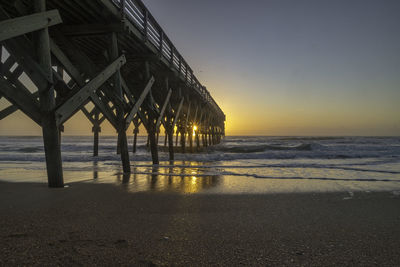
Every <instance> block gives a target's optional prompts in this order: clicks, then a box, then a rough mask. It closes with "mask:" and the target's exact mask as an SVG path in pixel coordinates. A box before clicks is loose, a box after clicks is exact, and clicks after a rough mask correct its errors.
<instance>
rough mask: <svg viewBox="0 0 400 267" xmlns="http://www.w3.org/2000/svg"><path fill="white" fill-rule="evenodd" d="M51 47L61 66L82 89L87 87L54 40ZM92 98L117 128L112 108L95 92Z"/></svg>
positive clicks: (51, 41)
mask: <svg viewBox="0 0 400 267" xmlns="http://www.w3.org/2000/svg"><path fill="white" fill-rule="evenodd" d="M64 41H65V43H67V44H69V43H68V41H67V40H66V39H64ZM50 47H51V52H52V53H53V55H54V56H55V57H56V58H57V59H58V61H60V62H61V64H63V66H64V68H65V70H66V71H67V73H68V74H69V75H70V76H71V78H72V79H73V80H74V81H75V82H76V83H77V84H78V85H79V86H80V87H83V86H85V80H84V78H83V77H82V76H81V74H80V72H79V70H78V69H77V68H76V67H75V66H74V65H73V64H72V62H71V61H70V60H69V58H68V57H67V55H65V54H64V52H63V51H62V50H61V49H60V48H59V47H58V46H57V45H56V43H55V42H54V41H53V40H52V39H50ZM81 60H82V62H83V61H84V57H82V58H81ZM89 68H90V67H89ZM90 98H91V99H92V101H93V103H94V104H95V105H96V107H97V108H98V109H99V110H100V111H101V112H102V113H103V115H104V116H105V118H107V119H108V121H109V122H110V123H111V124H112V125H113V126H114V128H117V122H116V120H115V115H114V113H112V111H111V110H110V108H109V107H108V106H107V105H106V104H104V102H103V101H102V99H101V98H100V97H99V96H98V95H97V94H96V93H95V92H92V93H91V95H90Z"/></svg>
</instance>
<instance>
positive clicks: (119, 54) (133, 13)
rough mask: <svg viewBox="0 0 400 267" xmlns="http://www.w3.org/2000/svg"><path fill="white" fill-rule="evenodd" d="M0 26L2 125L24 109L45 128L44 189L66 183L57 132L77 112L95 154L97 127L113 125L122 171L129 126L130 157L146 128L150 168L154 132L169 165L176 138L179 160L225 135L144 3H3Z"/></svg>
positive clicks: (214, 108) (206, 96) (217, 114)
mask: <svg viewBox="0 0 400 267" xmlns="http://www.w3.org/2000/svg"><path fill="white" fill-rule="evenodd" d="M0 20H1V21H0V42H1V46H2V48H1V50H0V51H1V52H0V57H1V58H2V59H4V60H2V61H1V65H0V71H1V76H0V97H5V98H6V99H7V100H8V101H9V102H10V103H12V105H11V106H9V107H7V108H5V109H3V110H1V111H0V119H3V118H5V117H7V116H9V115H10V114H12V113H13V112H15V111H16V110H21V111H22V112H23V113H24V114H26V115H27V116H28V117H29V118H30V119H32V120H33V121H35V122H36V123H37V124H38V125H40V126H41V128H42V129H43V141H44V148H45V154H46V166H47V174H48V184H49V186H50V187H62V186H63V185H64V182H63V172H62V160H61V147H60V142H61V141H60V139H61V132H62V131H63V128H64V127H63V124H64V123H65V122H66V121H67V120H68V119H69V118H71V117H72V116H73V115H74V114H75V113H76V112H78V111H79V110H81V111H82V112H83V114H85V116H86V117H87V119H88V122H89V123H91V124H92V125H93V128H92V131H93V135H94V147H93V155H94V156H97V155H98V142H99V133H100V132H101V124H102V123H103V122H104V121H105V120H108V121H109V122H110V124H111V125H112V126H113V127H114V128H115V130H116V131H117V133H118V146H117V153H119V154H120V155H121V160H122V166H123V171H124V172H125V173H129V172H130V160H129V157H130V154H129V149H128V141H127V133H126V132H127V129H128V127H129V126H130V124H131V123H133V125H134V132H133V149H132V150H133V151H132V152H133V153H134V152H135V151H136V139H137V134H138V132H139V126H140V125H141V124H142V125H143V126H144V128H145V129H146V131H147V134H148V140H149V142H148V143H149V147H150V151H151V155H152V161H153V163H154V164H158V163H159V160H158V138H159V132H160V127H163V128H164V129H165V133H166V139H165V143H166V144H168V150H169V158H170V160H173V159H174V138H173V135H174V134H175V135H176V140H175V142H176V144H175V145H177V143H178V140H180V142H179V143H180V148H179V151H181V152H183V153H185V152H193V151H194V150H197V149H199V148H200V147H201V146H203V147H207V146H210V145H214V144H217V143H219V142H220V140H221V138H222V137H223V136H224V134H225V129H224V123H225V115H224V113H223V112H222V110H221V109H220V108H219V106H218V105H217V103H216V102H215V101H214V99H213V98H212V96H211V94H210V93H209V91H208V90H207V89H206V87H204V86H203V85H202V84H201V83H200V82H199V81H198V80H197V78H196V77H195V75H194V74H193V71H192V69H191V68H190V66H189V65H188V64H187V63H186V61H185V60H184V59H183V57H182V56H181V55H180V54H179V52H178V51H177V50H176V48H175V47H174V45H173V43H172V42H171V40H170V39H169V38H168V36H167V35H166V34H165V33H164V31H163V30H162V28H161V27H160V25H159V24H158V23H157V21H156V20H155V19H154V17H153V16H152V15H151V14H150V12H149V11H148V9H147V8H146V7H145V5H144V4H143V3H142V2H141V1H140V0H63V1H59V0H32V1H31V0H29V1H28V0H11V1H10V0H0ZM26 80H29V82H30V84H33V85H34V86H33V87H34V88H32V86H28V85H27V83H26ZM90 102H91V103H93V108H92V109H91V110H88V109H87V108H86V106H88V105H87V104H88V103H90ZM193 133H194V134H193ZM179 137H180V138H179Z"/></svg>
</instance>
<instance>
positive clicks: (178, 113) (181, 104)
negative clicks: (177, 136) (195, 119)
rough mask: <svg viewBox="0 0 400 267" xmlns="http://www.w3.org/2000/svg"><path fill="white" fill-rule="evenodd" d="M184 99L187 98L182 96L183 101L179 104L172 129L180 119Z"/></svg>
mask: <svg viewBox="0 0 400 267" xmlns="http://www.w3.org/2000/svg"><path fill="white" fill-rule="evenodd" d="M184 101H185V98H184V97H182V99H181V102H180V103H179V106H178V110H177V111H176V113H175V118H174V121H173V123H172V130H173V129H174V128H175V125H176V123H177V122H178V120H179V115H180V114H181V110H182V106H183V102H184Z"/></svg>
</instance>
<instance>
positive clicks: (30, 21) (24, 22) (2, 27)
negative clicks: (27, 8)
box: [0, 9, 62, 42]
mask: <svg viewBox="0 0 400 267" xmlns="http://www.w3.org/2000/svg"><path fill="white" fill-rule="evenodd" d="M59 23H62V19H61V17H60V14H59V13H58V10H56V9H54V10H50V11H46V12H41V13H36V14H32V15H28V16H23V17H18V18H13V19H7V20H4V21H1V22H0V42H1V41H4V40H8V39H11V38H13V37H17V36H20V35H23V34H26V33H30V32H33V31H37V30H40V29H43V28H47V27H50V26H53V25H57V24H59Z"/></svg>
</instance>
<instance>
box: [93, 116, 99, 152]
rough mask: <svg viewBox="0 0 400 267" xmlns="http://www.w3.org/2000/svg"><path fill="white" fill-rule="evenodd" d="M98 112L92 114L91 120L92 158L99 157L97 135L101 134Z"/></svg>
mask: <svg viewBox="0 0 400 267" xmlns="http://www.w3.org/2000/svg"><path fill="white" fill-rule="evenodd" d="M99 115H100V113H99V111H98V110H97V109H96V110H95V112H94V119H93V127H92V132H93V157H97V156H98V155H99V133H100V132H101V127H100V121H99Z"/></svg>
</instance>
